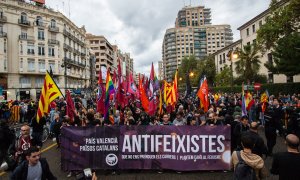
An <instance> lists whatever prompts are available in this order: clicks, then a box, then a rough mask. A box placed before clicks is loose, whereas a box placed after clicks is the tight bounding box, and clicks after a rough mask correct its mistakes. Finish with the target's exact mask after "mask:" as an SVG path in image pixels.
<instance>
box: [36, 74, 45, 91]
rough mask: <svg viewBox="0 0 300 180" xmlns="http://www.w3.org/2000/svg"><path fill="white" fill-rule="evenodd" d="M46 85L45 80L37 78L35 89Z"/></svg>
mask: <svg viewBox="0 0 300 180" xmlns="http://www.w3.org/2000/svg"><path fill="white" fill-rule="evenodd" d="M43 84H44V79H43V78H38V77H37V78H35V87H36V88H39V87H43Z"/></svg>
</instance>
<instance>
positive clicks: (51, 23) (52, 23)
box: [50, 19, 56, 28]
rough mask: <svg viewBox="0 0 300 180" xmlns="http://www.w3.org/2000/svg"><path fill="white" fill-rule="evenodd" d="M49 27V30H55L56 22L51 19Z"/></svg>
mask: <svg viewBox="0 0 300 180" xmlns="http://www.w3.org/2000/svg"><path fill="white" fill-rule="evenodd" d="M50 27H51V28H55V27H56V21H55V20H54V19H51V22H50Z"/></svg>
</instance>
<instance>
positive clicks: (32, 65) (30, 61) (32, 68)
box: [27, 59, 35, 71]
mask: <svg viewBox="0 0 300 180" xmlns="http://www.w3.org/2000/svg"><path fill="white" fill-rule="evenodd" d="M27 62H28V71H35V61H34V59H28V61H27Z"/></svg>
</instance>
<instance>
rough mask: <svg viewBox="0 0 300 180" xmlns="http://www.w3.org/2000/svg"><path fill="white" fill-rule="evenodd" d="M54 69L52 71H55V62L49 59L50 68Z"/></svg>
mask: <svg viewBox="0 0 300 180" xmlns="http://www.w3.org/2000/svg"><path fill="white" fill-rule="evenodd" d="M50 69H52V72H53V73H55V62H54V61H49V70H50Z"/></svg>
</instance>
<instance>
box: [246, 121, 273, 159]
mask: <svg viewBox="0 0 300 180" xmlns="http://www.w3.org/2000/svg"><path fill="white" fill-rule="evenodd" d="M258 126H259V124H258V123H257V122H252V123H250V129H249V131H246V132H243V133H242V136H244V135H248V136H249V137H251V138H252V140H253V142H254V144H255V145H254V147H253V149H252V153H254V154H257V155H259V156H260V157H262V155H263V154H265V155H267V153H268V150H267V147H266V145H265V143H264V140H263V139H262V138H261V137H260V136H259V134H258Z"/></svg>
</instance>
